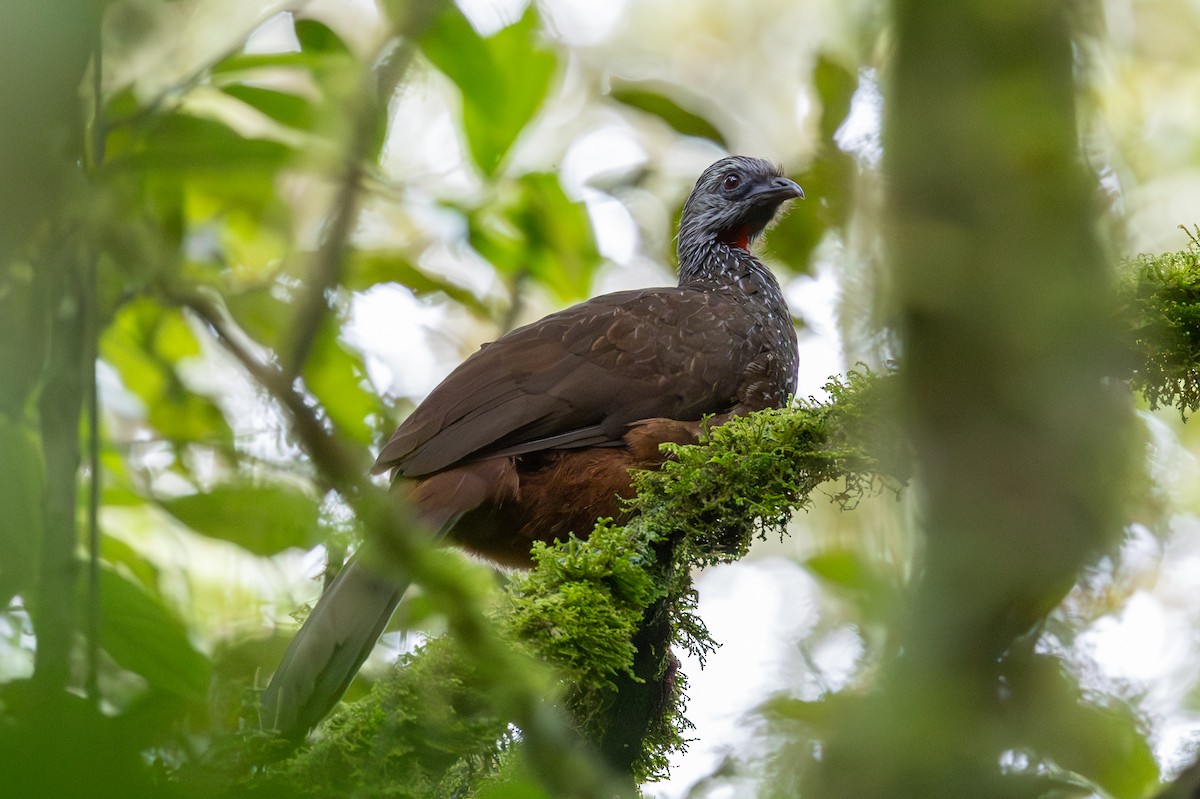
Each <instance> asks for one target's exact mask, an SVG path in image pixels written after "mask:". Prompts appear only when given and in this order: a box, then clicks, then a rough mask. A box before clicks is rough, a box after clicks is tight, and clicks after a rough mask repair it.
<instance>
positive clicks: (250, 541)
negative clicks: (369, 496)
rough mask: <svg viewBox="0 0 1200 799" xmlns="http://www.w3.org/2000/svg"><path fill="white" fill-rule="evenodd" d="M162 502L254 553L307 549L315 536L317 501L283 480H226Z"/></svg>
mask: <svg viewBox="0 0 1200 799" xmlns="http://www.w3.org/2000/svg"><path fill="white" fill-rule="evenodd" d="M160 504H161V505H162V506H163V508H164V509H166V511H167V512H168V513H170V514H171V515H172V516H174V517H175V518H176V519H178V520H179V521H181V522H183V523H184V524H185V525H187V526H188V527H190V528H191V529H193V530H195V531H196V532H198V533H201V534H202V535H206V536H208V537H210V538H219V539H221V540H222V541H230V542H232V543H234V544H238V545H239V546H242V547H244V548H245V549H248V550H249V551H251V552H253V553H254V554H256V555H274V554H277V553H279V552H282V551H283V550H285V549H288V548H289V547H300V548H307V547H310V546H312V545H313V543H314V542H316V541H317V538H318V535H317V532H318V518H319V515H320V508H319V506H318V504H317V502H316V500H314V499H313V498H312V497H310V496H309V495H308V494H306V493H304V492H302V491H298V490H296V489H294V488H289V487H285V486H282V485H262V486H256V485H247V484H241V483H230V484H226V485H220V486H217V487H216V488H214V489H212V490H211V491H208V492H206V493H203V494H191V495H189V496H184V497H177V498H175V499H167V500H161V502H160Z"/></svg>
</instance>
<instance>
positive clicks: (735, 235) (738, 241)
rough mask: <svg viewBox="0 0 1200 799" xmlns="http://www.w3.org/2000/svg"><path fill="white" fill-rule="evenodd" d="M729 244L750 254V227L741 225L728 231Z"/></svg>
mask: <svg viewBox="0 0 1200 799" xmlns="http://www.w3.org/2000/svg"><path fill="white" fill-rule="evenodd" d="M729 243H730V244H732V245H734V246H735V247H741V248H742V249H743V250H745V251H746V252H750V226H749V225H742V226H741V227H740V228H737V229H736V230H732V231H730V236H729Z"/></svg>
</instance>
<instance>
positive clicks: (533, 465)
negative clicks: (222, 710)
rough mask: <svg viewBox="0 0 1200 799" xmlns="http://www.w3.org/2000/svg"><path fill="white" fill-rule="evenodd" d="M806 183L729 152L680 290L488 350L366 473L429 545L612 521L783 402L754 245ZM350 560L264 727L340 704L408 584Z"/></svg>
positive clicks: (784, 333) (315, 719) (792, 385)
mask: <svg viewBox="0 0 1200 799" xmlns="http://www.w3.org/2000/svg"><path fill="white" fill-rule="evenodd" d="M803 197H804V191H803V189H801V188H800V186H799V185H798V184H797V183H795V182H794V181H792V180H790V179H789V178H787V177H785V176H784V175H783V171H782V169H781V168H780V167H778V166H775V165H774V164H772V163H771V162H769V161H765V160H762V159H758V158H751V157H747V156H738V155H735V156H728V157H725V158H722V159H720V160H718V161H716V162H715V163H713V164H712V165H711V166H709V167H708V168H707V169H705V170H704V171H703V172H702V173H701V174H700V176H699V178H698V180H697V181H696V184H695V187H694V188H693V190H692V192H691V194H690V195H689V197H688V199H687V201H686V202H685V203H684V207H683V212H682V216H681V219H680V226H679V234H678V240H677V243H678V247H677V250H678V259H679V280H678V284H677V285H675V286H666V287H654V288H643V289H634V290H627V291H618V292H614V293H610V294H604V295H601V296H598V297H594V298H592V299H589V300H586V301H584V302H581V303H579V304H577V305H574V306H571V307H569V308H566V309H564V310H561V311H558V312H556V313H552V314H550V315H548V316H546V317H544V318H543V319H541V320H539V321H536V322H533V323H531V324H528V325H525V326H523V327H518V328H515V329H513V330H511V331H509V332H508V333H506V334H504V335H503V336H501V337H500V338H498V339H497V340H496V341H494V342H491V343H489V344H485V345H483V346H482V347H481V348H480V349H479V350H477V351H476V352H475V353H473V354H472V355H471V356H470V357H468V358H467V359H466V360H465V361H463V362H462V363H461V364H460V365H459V366H458V367H457V368H455V369H454V370H453V371H452V372H450V374H449V375H448V376H447V377H446V378H445V380H443V381H442V382H441V383H440V384H439V385H438V386H437V387H435V388H434V389H433V391H432V392H431V393H430V394H429V395H428V397H427V398H426V399H425V400H424V401H423V402H421V403H420V404H419V405H418V406H417V407H416V408H415V409H414V410H413V411H412V413H411V414H410V415H409V416H408V417H407V418H406V419H405V420H404V421H403V422H402V423H401V424H400V426H399V427H398V428H397V429H396V431H395V433H394V434H393V435H392V436H391V438H390V440H388V442H387V443H386V444H385V445H384V447H383V448H382V450H381V451H380V452H379V456H378V458H377V460H376V462H375V465H374V466H373V467H372V469H371V472H372V474H383V473H388V474H390V475H391V479H392V489H393V491H394V492H395V493H396V495H397V496H399V497H402V498H403V500H404V501H407V502H408V503H409V507H411V508H412V509H413V510H414V511H415V514H416V518H418V519H419V520H420V522H421V523H422V524H423V526H425V527H426V528H427V529H429V530H431V531H433V532H434V533H435V534H436V535H437V537H438V538H439V540H443V541H445V542H447V543H450V544H453V545H456V546H458V547H461V548H462V549H464V550H466V551H467V552H469V553H473V554H475V555H477V556H481V557H483V558H485V559H487V560H490V561H493V562H494V563H495V564H497V565H499V566H502V567H516V568H521V567H525V568H528V567H529V566H530V565H531V564H530V550H531V548H532V545H533V542H534V541H546V542H550V541H553V540H558V539H565V538H566V537H567V536H568V535H569V534H571V533H574V534H575V535H577V536H581V537H582V536H585V535H586V534H587V533H588V532H589V531H590V530H591V529H592V528H593V527H594V525H595V522H596V520H597V519H598V518H601V517H613V518H617V519H620V518H622V517H623V515H624V514H625V513H626V507H625V505H624V504H623V502H622V500H623V499H626V498H628V497H630V496H631V495H632V493H633V492H632V489H631V487H630V481H631V477H630V471H631V470H638V469H655V468H657V467H659V466H660V465H661V464H662V463H663V462H664V461H665V459H666V458H667V455H666V454H665V453H664V452H663V448H662V446H661V445H662V444H664V443H667V442H673V443H678V444H687V443H693V442H695V441H696V440H697V437H698V435H699V433H700V430H701V427H702V426H703V425H706V424H707V425H715V424H720V423H721V422H723V421H725V420H727V419H729V418H731V417H733V416H736V415H741V414H747V413H751V412H753V411H757V410H761V409H765V408H776V407H781V406H782V405H784V404H785V403H786V402H787V401H788V398H789V397H790V396H791V395H792V394H794V393H795V390H796V379H797V378H796V373H797V360H798V353H797V344H796V331H795V326H794V324H793V322H792V316H791V313H790V312H789V310H788V307H787V304H786V302H785V299H784V296H783V292H782V291H781V289H780V285H779V282H778V281H777V279H776V278H775V276H774V275H773V274H772V272H771V271H770V269H769V268H768V267H767V266H766V265H764V264H763V263H762V261H760V260H759V259H758V258H756V257H755V256H754V255H753V254H752V253H751V245H752V243H753V242H754V241H755V240H756V239H757V237H758V236H759V235H760V234H762V233H763V231H764V230H765V229H766V228H767V226H768V225H769V224H770V223H771V222H772V220H773V219H774V218H775V217H776V215H777V213H778V211H779V210H780V208H781V207H782V206H783V205H784V204H785V203H787V202H788V201H790V200H793V199H802V198H803ZM406 588H407V586H406V585H401V584H398V583H397V582H396V580H395V579H394V578H392V577H383V576H381V575H378V574H376V573H374V572H372V571H371V570H370V568H369V567H368V566H367V565H366V564H365V563H363V562H360V561H359V560H357V559H354V558H352V559H351V560H350V561H349V562H348V563H347V565H346V566H345V567H344V568H343V569H342V570H341V571H340V572H339V573H338V575H337V577H336V578H334V580H333V581H332V582H331V583H330V585H329V587H328V588H327V589H326V591H325V592H324V594H323V595H322V596H321V598H320V599H319V600H318V602H317V604H316V605H315V606H314V608H313V610H312V611H311V613H310V614H309V616H308V618H307V620H306V621H305V622H304V624H303V625H302V626H301V629H300V630H299V632H298V633H297V634H296V636H295V637H294V638H293V639H292V641H291V643H290V645H289V647H288V649H287V651H286V653H285V654H284V657H283V659H282V661H281V662H280V665H279V666H278V667H277V668H276V669H275V672H274V674H273V676H272V678H271V680H270V682H269V683H268V685H267V688H266V689H265V690H264V692H263V695H262V698H261V704H262V710H263V721H264V725H265V726H266V727H267V728H269V729H272V730H274V731H276V732H277V733H279V734H281V735H283V736H285V737H289V738H299V737H303V736H304V735H306V734H307V733H308V732H309V731H310V730H311V729H312V728H313V727H315V726H316V725H317V724H318V723H319V722H320V721H321V720H322V719H323V718H324V717H325V715H327V713H328V712H329V711H330V710H331V709H332V708H333V706H334V705H335V704H337V702H338V700H339V699H340V698H341V697H342V695H343V693H344V692H345V690H346V688H347V687H348V686H349V684H350V682H351V680H352V679H353V678H354V676H355V674H357V672H358V670H359V668H360V667H361V665H362V663H363V661H365V660H366V658H367V656H368V655H369V654H370V652H371V650H372V648H373V647H374V645H375V643H376V641H377V639H378V638H379V636H380V635H381V634H382V632H383V629H384V627H385V626H386V625H387V623H388V621H389V619H390V618H391V615H392V612H393V610H394V609H395V608H396V605H397V604H398V603H399V601H400V598H401V597H402V595H403V594H404V591H405V590H406Z"/></svg>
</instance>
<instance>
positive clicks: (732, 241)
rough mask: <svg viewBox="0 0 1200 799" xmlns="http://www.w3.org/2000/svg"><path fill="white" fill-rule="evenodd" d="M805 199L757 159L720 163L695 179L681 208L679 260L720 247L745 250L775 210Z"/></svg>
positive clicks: (792, 184)
mask: <svg viewBox="0 0 1200 799" xmlns="http://www.w3.org/2000/svg"><path fill="white" fill-rule="evenodd" d="M797 197H799V198H801V199H803V197H804V190H803V189H801V188H800V187H799V186H798V185H797V184H796V183H795V182H794V181H792V180H789V179H787V178H785V177H784V176H783V172H782V171H781V170H780V168H779V167H777V166H775V165H774V164H772V163H771V162H770V161H764V160H762V159H761V158H747V157H746V156H742V155H734V156H730V157H728V158H722V159H721V160H720V161H717V162H716V163H715V164H713V165H712V166H710V167H709V168H708V169H706V170H704V172H703V173H702V174H701V175H700V179H699V180H697V181H696V187H695V188H694V189H692V194H691V196H690V197H688V199H687V202H686V203H684V206H683V218H682V219H681V220H680V224H679V254H680V258H681V260H682V259H683V258H684V256H685V254H686V253H687V252H689V251H691V250H693V249H700V248H703V247H704V246H705V245H707V244H709V243H711V242H714V241H716V242H720V243H722V244H726V245H729V246H733V247H740V248H741V249H743V250H747V249H749V247H750V242H752V241H754V239H755V237H756V236H758V234H760V233H762V232H763V230H764V229H765V228H766V226H767V225H768V224H769V223H770V221H771V220H772V219H773V218H774V216H775V212H776V211H778V210H779V206H781V205H782V204H783V203H785V202H787V201H788V200H792V199H795V198H797Z"/></svg>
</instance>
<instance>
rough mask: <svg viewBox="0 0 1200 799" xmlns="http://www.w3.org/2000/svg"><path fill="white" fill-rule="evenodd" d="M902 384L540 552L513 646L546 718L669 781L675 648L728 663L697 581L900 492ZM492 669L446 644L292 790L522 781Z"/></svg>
mask: <svg viewBox="0 0 1200 799" xmlns="http://www.w3.org/2000/svg"><path fill="white" fill-rule="evenodd" d="M889 385H890V380H889V379H888V378H886V377H883V376H879V375H875V374H871V373H868V372H861V373H860V372H853V373H851V374H850V375H849V376H848V377H847V378H846V379H845V380H831V381H830V383H829V384H828V385H827V387H826V388H827V391H828V393H829V397H828V398H827V399H825V400H815V399H811V398H810V399H809V400H807V401H798V402H796V403H795V404H794V405H793V406H792V407H790V408H787V409H783V410H773V411H766V412H762V413H757V414H753V415H751V416H748V417H744V418H740V419H735V420H733V421H732V422H730V423H728V424H726V425H723V426H721V427H717V428H714V429H713V430H711V431H710V432H709V433H708V434H707V435H706V436H705V437H704V440H703V441H702V442H701V443H699V444H697V445H695V446H688V447H677V448H675V449H674V450H673V455H674V460H673V461H671V462H670V463H668V465H667V467H666V468H665V469H663V470H662V471H660V472H654V473H644V474H640V475H638V477H637V480H636V483H637V487H638V491H639V493H638V496H637V498H636V499H634V500H633V502H632V507H633V509H634V510H636V511H638V513H637V514H636V515H634V516H633V520H632V521H631V522H630V523H629V524H627V525H624V526H621V525H616V524H613V523H612V522H611V521H601V522H600V523H599V524H597V526H596V528H595V530H593V531H592V533H591V534H590V536H588V538H587V540H580V539H578V538H575V537H572V538H570V539H568V540H566V541H562V542H559V543H557V544H555V545H552V546H545V545H541V544H539V545H537V546H536V548H535V550H534V559H535V561H536V564H537V565H536V568H534V569H533V570H532V571H530V572H528V573H524V574H520V575H517V576H515V577H514V578H513V579H512V581H511V582H510V584H509V587H508V590H507V594H506V601H505V602H504V603H503V604H502V606H501V607H500V608H499V609H498V610H497V611H496V614H495V620H496V623H497V627H498V629H500V630H502V631H503V632H504V635H505V637H506V638H508V639H510V640H511V641H512V642H513V644H514V645H515V646H516V647H517V648H519V649H521V650H524V651H525V652H527V653H529V654H530V655H532V656H533V657H534V658H536V659H538V660H540V661H542V662H544V663H546V664H549V665H550V666H551V667H552V668H553V669H554V670H555V672H556V673H557V674H558V675H559V678H560V682H559V686H558V690H560V691H561V692H562V693H561V696H548V697H547V698H546V701H547V703H548V704H551V703H552V704H563V705H565V706H566V708H567V709H568V710H569V711H570V715H571V717H572V718H573V719H574V721H575V725H576V727H577V729H578V730H579V731H580V732H581V733H582V734H583V735H584V736H585V737H586V738H588V739H590V740H592V741H594V742H595V743H597V745H599V746H600V747H601V749H602V751H604V752H605V754H606V756H607V757H608V758H609V760H610V762H621V763H622V764H623V765H625V767H626V768H627V769H628V771H629V772H630V773H631V775H632V776H633V778H634V779H635V780H637V781H638V782H641V781H645V780H652V779H655V778H660V777H662V776H665V774H666V765H667V756H668V754H669V753H670V752H672V751H675V750H678V749H680V748H682V747H683V746H684V743H685V739H684V735H685V733H686V731H687V729H688V728H689V726H690V725H689V724H688V722H687V720H686V719H685V717H684V715H683V710H684V700H685V697H684V688H685V682H686V681H685V678H684V677H683V675H680V674H678V673H677V664H676V663H675V661H674V659H673V658H672V657H671V655H670V646H671V645H673V644H681V645H683V646H686V647H688V648H689V649H691V650H692V651H696V652H699V653H701V654H703V653H705V652H707V651H710V650H711V649H712V647H713V646H714V643H713V641H712V639H711V638H710V637H709V635H708V633H707V631H706V630H705V628H704V626H703V624H702V623H701V622H700V621H699V619H698V618H696V617H695V615H694V609H695V601H696V600H695V591H694V587H693V585H692V579H691V575H692V571H693V568H694V567H697V566H702V565H709V564H713V563H719V562H727V561H732V560H736V559H737V558H739V557H741V556H742V555H743V554H745V553H746V552H747V551H748V549H749V547H750V544H751V541H752V540H753V538H755V537H761V536H765V535H768V534H781V533H782V532H783V529H784V526H785V525H786V523H787V519H788V518H789V516H790V515H791V513H792V511H793V510H794V509H796V508H801V507H807V506H809V505H810V504H811V503H812V502H813V497H812V495H813V492H814V491H816V490H817V488H818V486H821V485H828V484H830V482H831V481H834V482H836V483H837V484H839V486H840V487H839V489H838V490H837V491H836V493H834V494H833V495H832V499H833V500H834V501H836V502H838V503H840V504H842V505H843V506H852V505H853V504H854V503H855V502H856V501H857V499H858V498H859V497H861V496H862V495H863V494H864V493H868V492H871V491H875V490H878V489H879V488H880V487H881V486H883V485H885V483H884V482H883V478H881V477H879V475H881V474H885V473H887V474H891V475H897V474H898V470H896V469H893V467H894V466H896V465H897V464H899V463H901V462H902V461H901V459H899V458H897V457H896V453H897V452H899V449H898V448H896V447H894V446H889V445H887V443H886V442H887V440H886V439H885V438H883V437H881V436H880V435H879V434H880V432H881V430H882V427H881V426H880V425H878V424H877V422H876V420H879V419H884V418H887V417H888V416H889V415H890V414H889V413H887V412H886V411H884V410H883V408H882V406H883V405H884V404H885V403H887V402H888V401H889V400H888V396H889V393H890V392H889V391H888V386H889ZM885 464H886V466H885ZM887 479H888V481H889V482H890V481H893V480H897V479H898V478H897V477H889V478H887ZM897 484H898V483H897ZM479 668H481V666H480V664H479V661H478V659H477V658H470V657H468V656H466V655H464V653H462V652H461V651H460V650H459V645H458V644H456V643H455V642H454V641H453V640H452V639H449V638H443V639H437V640H434V641H431V642H430V643H428V644H427V645H426V646H425V647H423V648H422V649H421V650H419V651H418V652H417V653H415V654H413V655H410V656H406V657H405V658H403V659H402V661H401V663H400V664H398V666H397V668H396V670H395V672H394V674H393V675H392V676H391V677H390V678H389V679H387V680H385V681H384V682H383V683H381V684H380V685H379V686H378V687H377V688H376V690H375V691H373V693H372V694H371V695H370V696H369V697H367V698H366V699H364V700H362V701H360V702H358V703H356V704H355V705H353V706H352V707H350V708H349V709H348V710H347V711H345V712H344V713H343V714H341V715H339V716H337V717H335V719H334V720H332V721H331V722H330V723H329V724H328V725H327V726H326V728H325V733H326V735H325V738H324V739H323V740H322V741H321V742H319V743H318V744H317V745H315V746H313V747H312V748H310V749H308V750H306V751H304V752H301V753H300V754H298V755H297V756H296V757H294V758H293V759H292V760H291V761H289V762H288V763H286V764H283V766H281V767H280V768H279V770H277V771H276V777H277V779H278V780H279V781H280V782H281V783H284V784H289V785H291V786H295V787H297V788H300V789H302V790H303V791H304V792H305V793H311V794H320V795H327V794H330V793H333V794H346V793H352V794H357V795H389V796H414V797H415V796H430V797H432V796H446V795H451V794H454V795H459V794H457V793H455V792H456V791H463V790H478V789H480V787H481V786H482V785H483V784H485V783H490V782H509V781H513V780H519V779H520V770H521V768H522V765H521V764H522V762H523V760H522V758H520V757H517V756H514V755H515V754H519V752H520V751H521V749H522V747H525V746H528V742H527V741H525V740H523V735H522V734H521V733H519V732H514V731H513V729H512V728H511V727H510V726H509V724H510V723H513V722H516V720H515V719H511V718H507V717H506V716H505V715H504V713H503V710H502V708H500V706H499V705H498V703H497V702H495V701H494V699H493V698H491V697H489V695H488V690H487V687H486V686H487V685H488V681H487V680H481V679H479V675H478V674H477V673H476V672H477V671H478V670H479ZM631 694H632V695H635V696H636V702H634V703H632V705H631V704H630V702H629V701H628V697H629V695H631ZM639 711H640V712H639ZM631 714H632V715H634V716H639V718H636V719H634V720H633V722H631V721H630V715H631ZM517 726H518V727H519V726H520V725H519V722H517ZM614 730H617V731H618V732H616V733H615V732H614Z"/></svg>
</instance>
